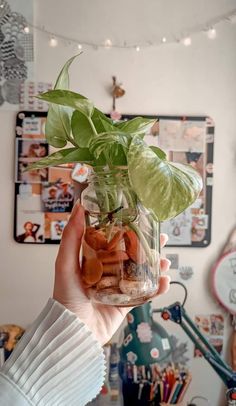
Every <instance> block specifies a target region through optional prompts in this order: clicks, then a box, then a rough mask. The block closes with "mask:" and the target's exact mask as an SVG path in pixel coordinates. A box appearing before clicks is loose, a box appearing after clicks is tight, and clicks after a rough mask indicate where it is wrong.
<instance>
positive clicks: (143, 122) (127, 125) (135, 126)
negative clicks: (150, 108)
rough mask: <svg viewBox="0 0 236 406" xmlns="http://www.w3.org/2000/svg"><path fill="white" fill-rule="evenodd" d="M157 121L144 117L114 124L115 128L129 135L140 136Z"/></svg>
mask: <svg viewBox="0 0 236 406" xmlns="http://www.w3.org/2000/svg"><path fill="white" fill-rule="evenodd" d="M156 121H157V120H156V119H153V118H146V117H135V118H133V119H132V120H127V121H123V122H121V123H116V124H115V126H116V127H117V128H119V129H120V130H122V131H124V132H127V133H129V134H132V133H133V134H136V135H141V134H145V133H147V132H148V131H149V130H150V129H151V128H152V126H153V125H154V124H155V122H156Z"/></svg>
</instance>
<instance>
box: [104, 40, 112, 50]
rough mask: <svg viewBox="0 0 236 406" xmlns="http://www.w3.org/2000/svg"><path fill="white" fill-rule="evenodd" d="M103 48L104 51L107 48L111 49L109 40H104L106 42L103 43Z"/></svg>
mask: <svg viewBox="0 0 236 406" xmlns="http://www.w3.org/2000/svg"><path fill="white" fill-rule="evenodd" d="M104 46H105V48H106V49H109V48H111V47H112V42H111V40H110V39H109V38H107V39H106V41H105V43H104Z"/></svg>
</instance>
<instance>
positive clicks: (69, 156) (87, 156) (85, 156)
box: [27, 148, 93, 171]
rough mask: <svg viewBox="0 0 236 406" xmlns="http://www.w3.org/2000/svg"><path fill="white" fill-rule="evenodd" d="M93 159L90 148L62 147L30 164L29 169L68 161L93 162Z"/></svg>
mask: <svg viewBox="0 0 236 406" xmlns="http://www.w3.org/2000/svg"><path fill="white" fill-rule="evenodd" d="M92 161H93V156H92V155H91V153H90V152H89V150H88V148H80V149H79V148H66V149H62V150H61V151H57V152H54V153H53V154H51V155H48V156H47V157H45V158H42V159H40V160H39V161H36V162H34V163H32V164H31V165H29V166H28V168H27V171H29V170H32V169H42V168H47V167H49V166H56V165H61V164H66V163H74V162H84V163H91V162H92Z"/></svg>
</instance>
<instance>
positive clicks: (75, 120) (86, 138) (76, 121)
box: [71, 110, 94, 148]
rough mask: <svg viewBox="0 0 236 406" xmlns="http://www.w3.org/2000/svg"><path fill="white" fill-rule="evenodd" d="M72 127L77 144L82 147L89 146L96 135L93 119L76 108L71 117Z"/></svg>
mask: <svg viewBox="0 0 236 406" xmlns="http://www.w3.org/2000/svg"><path fill="white" fill-rule="evenodd" d="M92 124H93V123H92ZM71 129H72V134H73V136H74V140H75V142H76V144H77V145H78V146H79V147H81V148H85V147H88V146H89V144H90V141H91V140H92V139H93V137H94V131H93V128H92V126H91V120H89V119H88V117H87V116H85V115H84V114H82V113H80V111H78V110H75V111H74V113H73V115H72V119H71Z"/></svg>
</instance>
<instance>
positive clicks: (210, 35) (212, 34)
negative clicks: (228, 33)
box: [207, 27, 216, 39]
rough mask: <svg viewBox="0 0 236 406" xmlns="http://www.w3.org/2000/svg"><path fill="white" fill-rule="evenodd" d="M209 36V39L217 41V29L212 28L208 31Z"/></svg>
mask: <svg viewBox="0 0 236 406" xmlns="http://www.w3.org/2000/svg"><path fill="white" fill-rule="evenodd" d="M207 36H208V38H209V39H215V37H216V29H215V28H213V27H211V28H210V29H209V30H208V31H207Z"/></svg>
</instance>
